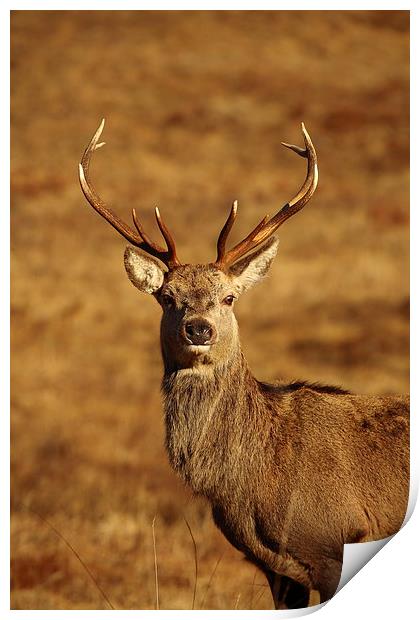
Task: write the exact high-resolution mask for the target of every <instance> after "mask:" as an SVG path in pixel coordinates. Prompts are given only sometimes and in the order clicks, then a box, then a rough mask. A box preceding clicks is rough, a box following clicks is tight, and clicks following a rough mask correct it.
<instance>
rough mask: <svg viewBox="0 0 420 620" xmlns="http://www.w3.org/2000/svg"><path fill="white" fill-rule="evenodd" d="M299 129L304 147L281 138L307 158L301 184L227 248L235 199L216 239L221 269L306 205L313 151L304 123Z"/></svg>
mask: <svg viewBox="0 0 420 620" xmlns="http://www.w3.org/2000/svg"><path fill="white" fill-rule="evenodd" d="M302 132H303V138H304V141H305V148H304V149H303V148H301V147H300V146H295V145H294V144H287V143H286V142H282V144H283V146H286V147H287V148H289V149H291V150H292V151H295V153H297V154H298V155H300V156H301V157H305V158H306V159H307V160H308V169H307V173H306V179H305V182H304V184H303V185H302V187H301V188H300V190H299V192H298V193H297V194H296V196H294V197H293V198H292V199H291V200H290V201H289V202H288V203H287V204H285V205H284V207H283V208H282V209H280V211H278V212H277V213H276V215H274V216H273V217H272V218H271V219H270V218H269V216H268V215H266V216H265V218H264V219H263V220H261V222H260V223H259V224H258V225H257V226H256V227H255V228H254V230H252V231H251V232H250V233H249V235H248V236H247V237H245V239H243V240H242V241H240V242H239V243H237V244H236V245H235V246H234V247H233V248H232V249H231V250H229V251H228V252H226V241H227V238H228V235H229V233H230V231H231V229H232V226H233V223H234V221H235V218H236V213H237V208H238V203H237V201H236V200H235V202H234V203H233V205H232V208H231V211H230V213H229V216H228V219H227V220H226V223H225V225H224V226H223V228H222V230H221V232H220V235H219V239H218V241H217V258H216V261H215V264H216V265H217V267H219V268H220V269H222V270H223V269H224V270H226V269H228V268H229V267H230V266H231V265H233V264H234V263H235V262H236V261H237V260H239V259H240V258H241V257H242V256H244V254H247V252H249V251H250V250H252V249H253V248H255V247H257V246H258V245H260V244H261V243H263V242H264V241H266V239H268V238H269V237H270V236H271V235H272V234H273V233H274V232H275V231H276V230H277V228H278V227H279V226H281V225H282V224H283V223H284V222H285V221H286V220H288V219H289V217H291V216H292V215H294V214H295V213H297V212H298V211H300V209H302V208H303V207H304V206H305V205H306V203H307V202H308V201H309V200H310V198H311V197H312V195H313V193H314V192H315V190H316V186H317V184H318V165H317V157H316V151H315V147H314V145H313V144H312V140H311V138H310V136H309V134H308V132H307V131H306V128H305V125H304V124H303V123H302Z"/></svg>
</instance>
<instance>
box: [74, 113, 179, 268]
mask: <svg viewBox="0 0 420 620" xmlns="http://www.w3.org/2000/svg"><path fill="white" fill-rule="evenodd" d="M104 125H105V119H103V120H102V122H101V124H100V125H99V127H98V129H97V131H96V133H95V135H94V136H93V138H92V140H91V141H90V143H89V145H88V147H87V148H86V150H85V152H84V153H83V157H82V160H81V162H80V164H79V180H80V185H81V187H82V190H83V193H84V195H85V197H86V199H87V200H88V202H89V203H90V204H91V205H92V207H93V208H94V209H95V210H96V211H97V212H98V213H99V215H102V217H103V218H105V219H106V221H107V222H109V223H110V224H111V226H113V227H114V228H115V229H116V230H117V231H118V232H119V233H120V235H122V236H123V237H125V239H127V241H129V242H130V243H132V244H133V245H135V246H137V247H138V248H140V249H142V250H144V252H147V253H148V254H151V255H152V256H155V257H156V258H158V259H159V260H160V261H162V263H164V264H165V265H166V266H167V267H168V269H172V268H173V267H176V266H177V265H180V264H181V263H180V262H179V260H178V257H177V255H176V248H175V242H174V240H173V237H172V235H171V233H170V232H169V230H168V228H167V227H166V225H165V223H164V222H163V220H162V218H161V215H160V213H159V209H158V208H157V207H156V208H155V216H156V221H157V224H158V226H159V230H160V232H161V233H162V236H163V238H164V239H165V242H166V246H167V249H166V250H165V248H163V247H161V246H160V245H158V244H157V243H154V241H152V240H151V239H150V237H148V235H147V234H146V233H145V231H144V229H143V226H142V225H141V223H140V222H139V220H138V219H137V216H136V211H135V209H133V211H132V214H133V222H134V225H135V227H136V229H137V231H138V234H137V233H136V232H135V231H134V230H133V229H132V228H131V227H130V226H128V225H127V224H126V223H125V222H123V221H122V220H120V218H119V217H118V216H117V215H116V214H115V213H114V212H113V211H111V209H108V207H107V206H106V205H105V203H104V202H102V200H101V198H100V197H99V196H98V194H97V193H96V192H95V189H94V188H93V185H92V183H91V182H90V179H89V164H90V160H91V157H92V154H93V152H94V151H96V150H97V149H99V148H101V146H103V145H104V144H105V142H100V143H99V144H98V141H99V138H100V137H101V134H102V130H103V128H104Z"/></svg>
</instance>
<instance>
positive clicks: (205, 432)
mask: <svg viewBox="0 0 420 620" xmlns="http://www.w3.org/2000/svg"><path fill="white" fill-rule="evenodd" d="M275 250H276V246H275V241H274V240H273V239H271V240H270V241H269V242H268V243H266V244H265V245H264V246H263V247H262V248H260V249H259V250H257V251H255V252H254V253H253V254H252V255H251V256H249V257H247V258H245V259H242V261H239V263H237V264H236V265H235V266H234V268H232V269H231V271H230V272H229V273H227V274H226V273H222V272H221V271H219V270H217V269H216V268H215V267H214V266H213V265H196V266H193V265H184V266H181V267H177V268H175V269H173V270H172V271H170V272H168V273H165V274H164V278H163V285H162V286H161V287H160V288H159V289H158V290H155V291H154V294H155V296H156V298H157V299H158V301H159V302H160V303H161V305H162V307H163V309H164V313H163V318H162V326H161V342H162V354H163V360H164V366H165V372H164V377H163V382H162V390H163V395H164V409H165V422H166V447H167V451H168V455H169V459H170V462H171V464H172V466H173V468H174V469H175V470H176V471H177V472H178V474H179V475H180V476H181V477H182V478H183V479H184V481H185V482H186V483H188V485H190V487H191V488H192V489H193V491H194V492H195V493H197V494H199V495H203V496H205V497H206V498H207V499H208V500H209V501H210V503H211V506H212V509H213V516H214V520H215V523H216V524H217V526H218V527H219V528H220V529H221V530H222V531H223V533H224V534H225V536H226V537H227V539H228V540H229V541H230V542H231V543H232V544H233V545H234V546H235V547H236V548H237V549H239V550H241V551H243V553H244V554H245V555H246V557H247V558H248V559H250V560H251V561H252V562H254V563H255V564H256V565H258V566H260V567H261V568H262V570H263V571H264V572H265V574H266V576H267V578H268V581H269V584H270V586H271V589H272V593H273V598H274V600H275V604H276V607H278V608H279V607H280V606H281V605H282V602H281V601H282V599H281V596H282V595H281V591H282V590H283V591H285V589H286V588H285V586H284V584H285V583H286V582H287V589H288V590H289V592H288V595H287V596H288V598H286V599H285V600H286V602H287V605H288V606H290V607H299V606H304V605H306V604H308V600H309V594H308V593H309V591H310V590H317V591H319V593H320V598H321V601H325V600H327V599H328V598H330V597H331V596H332V595H333V594H334V592H335V590H336V588H337V585H338V582H339V580H340V575H341V567H342V556H343V545H344V543H351V542H361V541H368V540H377V539H380V538H384V537H386V536H389V535H391V534H393V533H395V532H396V531H397V530H398V529H399V528H400V526H401V524H402V522H403V519H404V515H405V511H406V507H407V498H408V484H409V465H408V462H409V450H408V398H407V397H373V396H358V395H353V394H349V393H348V392H346V391H345V390H341V389H340V388H334V387H330V386H323V385H320V384H309V383H306V382H293V383H289V384H285V383H280V384H279V385H276V386H272V385H268V384H266V383H263V382H259V381H257V380H256V379H255V378H254V377H253V376H252V373H251V372H250V370H249V368H248V365H247V362H246V360H245V358H244V356H243V354H242V351H241V347H240V342H239V335H238V329H237V324H236V320H235V317H234V314H233V312H232V307H231V306H228V305H226V304H225V302H224V299H225V297H226V296H227V295H230V294H235V295H236V296H238V295H239V294H240V293H241V292H243V290H246V288H248V287H249V286H250V285H252V284H253V283H254V282H255V281H257V280H258V279H259V278H261V277H262V276H264V275H265V273H266V271H267V270H268V268H269V265H270V263H271V261H272V259H273V258H274V255H275ZM128 252H133V250H129V251H128ZM138 256H139V255H138ZM136 260H137V258H136ZM145 260H146V258H145ZM147 261H148V270H149V271H150V269H154V267H153V263H154V265H155V267H156V268H159V269H160V267H158V265H157V263H155V262H154V261H152V259H147ZM126 266H127V271H128V272H129V276H130V279H131V280H132V281H133V282H134V283H135V284H136V286H139V285H138V282H139V279H138V278H137V276H136V274H133V271H132V270H131V271H130V261H129V257H128V258H127V255H126ZM151 277H152V276H151ZM153 278H154V279H155V280H157V281H159V278H156V277H155V276H153ZM140 280H141V282H142V286H144V284H143V280H144V273H143V272H142V276H141V278H140ZM150 281H151V280H150V279H149V283H148V284H147V286H149V284H150ZM139 288H141V287H140V286H139ZM168 295H169V296H170V298H169V302H170V303H169V304H168ZM194 317H205V318H206V320H208V321H209V322H211V324H212V325H213V327H214V333H213V337H212V343H211V346H210V347H209V350H208V351H205V352H202V351H200V352H198V353H197V352H191V347H188V346H187V345H186V342H185V334H184V331H183V330H184V326H185V324H186V322H187V321H190V320H191V319H192V318H194ZM278 575H282V576H285V581H284V582H283V585H282V584H281V582H279V581H278V578H277V577H276V576H278ZM290 584H292V587H291V588H290V587H289V586H290ZM293 584H294V586H293Z"/></svg>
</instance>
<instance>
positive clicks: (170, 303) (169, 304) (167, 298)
mask: <svg viewBox="0 0 420 620" xmlns="http://www.w3.org/2000/svg"><path fill="white" fill-rule="evenodd" d="M162 305H163V306H165V308H173V307H174V306H175V299H174V298H173V297H172V295H168V293H165V294H164V295H162Z"/></svg>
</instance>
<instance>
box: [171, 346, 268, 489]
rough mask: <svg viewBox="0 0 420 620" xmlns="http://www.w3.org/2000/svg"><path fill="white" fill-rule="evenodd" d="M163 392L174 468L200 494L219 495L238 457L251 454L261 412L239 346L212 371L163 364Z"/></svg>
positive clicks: (254, 384) (209, 367)
mask: <svg viewBox="0 0 420 620" xmlns="http://www.w3.org/2000/svg"><path fill="white" fill-rule="evenodd" d="M162 390H163V394H164V410H165V423H166V447H167V451H168V454H169V459H170V462H171V464H172V466H173V467H174V469H175V470H176V471H177V472H178V473H179V474H180V475H181V477H183V478H184V480H185V481H186V482H188V483H189V484H190V485H191V486H192V487H193V489H194V490H195V491H196V492H197V493H201V494H204V495H207V496H212V495H214V493H215V492H216V490H218V492H220V490H221V489H223V487H225V486H226V484H228V481H227V480H226V479H225V476H226V472H230V474H231V475H233V474H234V471H233V469H234V467H235V466H236V463H237V462H238V451H241V450H242V449H244V450H246V449H248V448H249V445H248V444H249V441H250V440H251V439H252V438H251V437H250V438H247V436H246V435H247V429H248V428H249V422H250V416H251V417H252V412H253V410H254V409H255V408H256V407H257V402H256V398H255V395H254V398H252V393H253V392H254V393H257V392H258V389H257V382H256V380H255V379H254V377H253V376H252V374H251V371H250V369H249V367H248V364H247V362H246V360H245V357H244V355H243V353H242V350H241V348H240V345H239V342H238V344H237V346H236V348H235V350H234V352H233V353H232V354H231V355H230V356H229V359H227V360H225V361H224V362H220V363H217V364H214V365H213V364H203V365H200V366H196V367H193V368H188V369H180V370H176V369H170V366H169V365H167V364H165V374H164V377H163V382H162ZM230 459H231V460H232V463H231V464H230V465H229V460H230ZM240 460H241V459H239V461H240Z"/></svg>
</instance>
